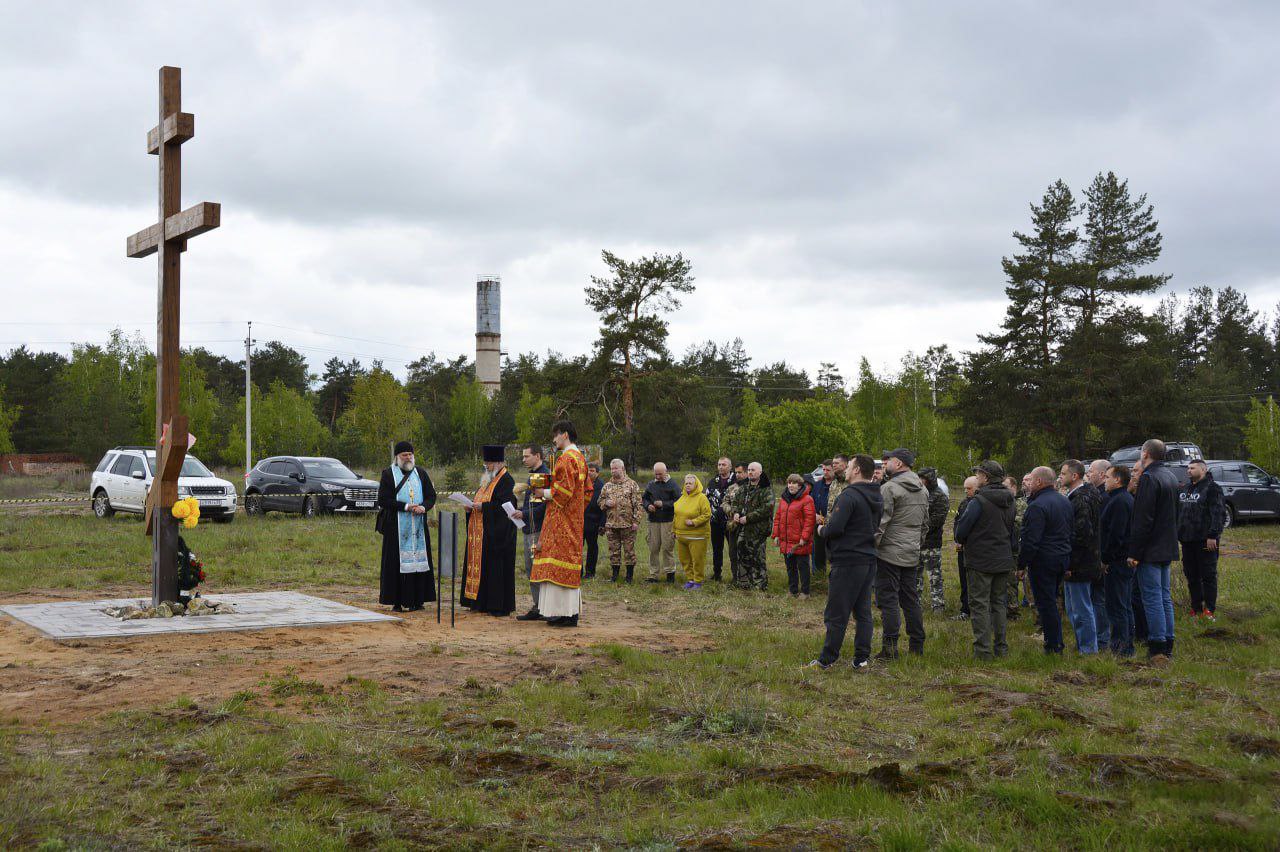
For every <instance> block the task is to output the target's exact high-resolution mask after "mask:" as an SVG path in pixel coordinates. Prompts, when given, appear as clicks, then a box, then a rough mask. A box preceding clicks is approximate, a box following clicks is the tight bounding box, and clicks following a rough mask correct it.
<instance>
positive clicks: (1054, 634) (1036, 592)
mask: <svg viewBox="0 0 1280 852" xmlns="http://www.w3.org/2000/svg"><path fill="white" fill-rule="evenodd" d="M1069 556H1070V554H1066V555H1063V556H1057V557H1054V556H1042V557H1039V558H1037V559H1036V560H1035V561H1034V562H1032V563H1031V569H1030V570H1029V571H1027V576H1029V577H1030V578H1031V594H1032V596H1033V597H1034V598H1035V599H1036V611H1037V612H1039V613H1040V626H1041V627H1042V628H1044V650H1045V653H1046V654H1061V653H1062V616H1061V615H1060V614H1059V613H1058V583H1059V582H1060V581H1061V580H1062V575H1063V574H1065V573H1066V571H1067V560H1068V558H1069Z"/></svg>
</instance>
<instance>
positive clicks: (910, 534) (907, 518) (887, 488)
mask: <svg viewBox="0 0 1280 852" xmlns="http://www.w3.org/2000/svg"><path fill="white" fill-rule="evenodd" d="M880 500H881V502H882V503H883V504H884V507H883V509H882V510H881V514H880V531H879V533H877V534H876V555H877V556H878V557H879V558H880V559H881V560H882V561H884V562H888V563H889V564H890V565H896V566H898V567H900V568H910V567H914V566H916V565H918V564H920V541H921V539H922V538H923V530H924V526H925V524H927V523H928V522H929V496H928V493H927V492H926V491H925V489H924V483H923V482H921V481H920V477H919V476H917V475H916V472H915V471H914V470H910V469H908V470H904V471H902V472H901V473H897V474H894V475H893V477H892V478H890V479H888V480H886V481H885V483H884V484H883V485H881V486H880Z"/></svg>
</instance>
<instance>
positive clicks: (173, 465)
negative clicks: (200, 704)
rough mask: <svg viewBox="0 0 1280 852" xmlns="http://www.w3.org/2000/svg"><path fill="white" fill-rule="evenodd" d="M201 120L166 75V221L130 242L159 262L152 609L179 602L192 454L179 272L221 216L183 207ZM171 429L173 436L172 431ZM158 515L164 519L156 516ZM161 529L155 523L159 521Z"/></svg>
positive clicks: (204, 206)
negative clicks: (175, 515) (184, 403)
mask: <svg viewBox="0 0 1280 852" xmlns="http://www.w3.org/2000/svg"><path fill="white" fill-rule="evenodd" d="M195 127H196V119H195V116H194V115H192V114H191V113H189V112H183V111H182V69H181V68H170V67H168V66H165V67H164V68H161V69H160V123H159V124H157V125H156V126H155V127H154V128H152V129H151V131H150V132H149V133H147V153H149V154H158V155H159V157H160V216H159V219H158V220H157V221H156V224H154V225H152V226H150V227H149V228H144V229H142V230H141V231H139V232H138V233H136V234H134V235H133V236H131V237H129V239H128V242H127V243H126V246H125V253H126V254H128V256H129V257H146V256H147V255H149V254H152V253H155V254H156V255H157V260H158V261H159V262H158V266H159V274H158V276H157V288H156V289H157V296H158V301H157V304H156V465H155V474H154V477H153V479H152V484H151V492H150V493H149V494H148V495H147V534H148V535H151V536H152V547H151V601H152V603H153V604H159V603H161V602H163V601H176V600H177V599H178V528H177V526H176V525H175V524H173V523H172V522H171V520H170V519H169V518H168V511H169V507H171V506H172V505H173V504H174V503H175V502H176V501H177V499H178V474H179V473H180V472H181V471H182V461H183V459H184V458H185V457H186V452H187V418H186V417H185V416H183V415H181V414H179V413H178V318H179V306H180V287H179V282H180V266H181V256H182V252H184V251H186V250H187V240H188V239H189V238H191V237H194V236H196V235H198V234H203V233H204V232H205V231H212V230H213V229H214V228H216V227H218V220H219V218H220V216H221V214H222V208H221V206H220V205H218V204H213V203H211V202H208V201H205V202H202V203H200V204H197V205H196V206H195V207H189V208H187V209H186V210H181V211H180V210H179V208H180V207H181V206H182V147H181V146H182V143H183V142H186V141H187V140H188V139H190V138H191V137H193V136H195V132H196V130H195ZM166 427H167V428H166ZM156 513H159V515H158V516H157V515H156ZM157 517H158V518H159V522H158V523H157V522H156V518H157Z"/></svg>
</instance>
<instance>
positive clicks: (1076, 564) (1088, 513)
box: [1067, 482, 1102, 583]
mask: <svg viewBox="0 0 1280 852" xmlns="http://www.w3.org/2000/svg"><path fill="white" fill-rule="evenodd" d="M1067 501H1068V502H1070V503H1071V513H1072V523H1071V561H1070V562H1069V563H1068V564H1067V572H1068V575H1069V576H1068V577H1067V579H1068V580H1070V581H1071V582H1073V583H1085V582H1088V583H1092V582H1093V581H1094V580H1101V579H1102V563H1101V561H1100V558H1099V556H1098V512H1099V508H1100V506H1101V504H1102V493H1101V492H1100V491H1098V489H1097V488H1096V487H1094V485H1093V484H1092V483H1090V482H1085V483H1082V484H1081V485H1080V486H1079V487H1078V488H1076V489H1075V490H1074V491H1072V492H1071V493H1070V494H1068V495H1067Z"/></svg>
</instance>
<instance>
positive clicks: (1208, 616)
mask: <svg viewBox="0 0 1280 852" xmlns="http://www.w3.org/2000/svg"><path fill="white" fill-rule="evenodd" d="M1200 617H1201V618H1203V619H1204V620H1205V621H1217V620H1218V619H1216V618H1214V617H1213V613H1212V612H1210V611H1209V610H1207V609H1206V610H1205V611H1204V612H1202V613H1200Z"/></svg>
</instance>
